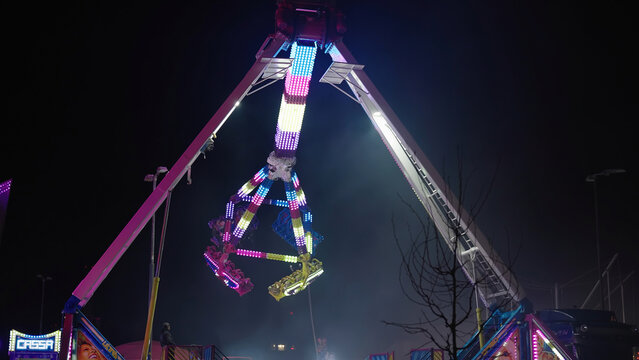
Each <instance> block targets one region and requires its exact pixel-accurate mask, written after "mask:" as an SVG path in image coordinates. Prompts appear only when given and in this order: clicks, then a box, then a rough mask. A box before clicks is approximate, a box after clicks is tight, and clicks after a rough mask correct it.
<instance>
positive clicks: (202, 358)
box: [161, 345, 228, 360]
mask: <svg viewBox="0 0 639 360" xmlns="http://www.w3.org/2000/svg"><path fill="white" fill-rule="evenodd" d="M161 360H228V358H227V357H226V355H224V353H222V351H220V349H218V348H217V347H216V346H215V345H168V346H164V347H162V358H161Z"/></svg>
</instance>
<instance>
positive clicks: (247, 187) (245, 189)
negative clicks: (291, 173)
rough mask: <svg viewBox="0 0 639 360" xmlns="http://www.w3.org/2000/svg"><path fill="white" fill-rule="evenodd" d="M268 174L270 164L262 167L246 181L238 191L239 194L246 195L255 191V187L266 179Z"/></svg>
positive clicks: (240, 195)
mask: <svg viewBox="0 0 639 360" xmlns="http://www.w3.org/2000/svg"><path fill="white" fill-rule="evenodd" d="M267 176H268V166H265V167H263V168H261V169H260V171H258V172H257V173H256V174H255V175H253V178H252V179H251V180H249V181H247V182H246V184H244V185H242V187H241V188H240V189H239V190H238V191H237V196H239V197H240V198H241V197H244V196H247V195H248V194H250V193H251V192H253V190H255V188H256V187H257V186H258V185H259V184H261V183H262V181H264V179H266V177H267Z"/></svg>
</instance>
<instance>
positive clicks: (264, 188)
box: [233, 179, 273, 244]
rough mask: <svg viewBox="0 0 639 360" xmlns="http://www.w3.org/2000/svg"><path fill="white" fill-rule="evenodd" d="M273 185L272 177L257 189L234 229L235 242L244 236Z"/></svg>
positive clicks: (264, 180)
mask: <svg viewBox="0 0 639 360" xmlns="http://www.w3.org/2000/svg"><path fill="white" fill-rule="evenodd" d="M271 185H273V180H271V179H263V181H262V184H260V187H259V188H258V189H257V193H256V194H255V196H253V200H252V201H251V205H249V207H248V209H246V211H244V215H242V218H241V219H240V221H239V222H238V224H237V226H236V227H235V230H233V243H234V244H237V242H238V241H239V240H240V239H241V238H242V236H244V232H245V231H246V229H247V228H248V227H249V225H250V224H251V221H252V220H253V217H254V216H255V213H256V212H257V209H259V207H260V205H262V200H264V198H265V197H266V194H268V191H269V190H270V189H271Z"/></svg>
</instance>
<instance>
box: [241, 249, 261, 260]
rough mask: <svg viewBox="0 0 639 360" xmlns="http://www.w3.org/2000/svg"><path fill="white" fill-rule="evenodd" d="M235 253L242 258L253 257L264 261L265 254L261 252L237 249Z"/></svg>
mask: <svg viewBox="0 0 639 360" xmlns="http://www.w3.org/2000/svg"><path fill="white" fill-rule="evenodd" d="M236 253H237V254H238V255H242V256H248V257H254V258H261V259H264V258H266V253H264V252H261V251H254V250H246V249H237V250H236Z"/></svg>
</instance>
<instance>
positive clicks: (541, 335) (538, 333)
mask: <svg viewBox="0 0 639 360" xmlns="http://www.w3.org/2000/svg"><path fill="white" fill-rule="evenodd" d="M536 335H539V337H541V339H542V340H543V341H544V343H545V344H546V345H548V347H550V350H552V352H553V353H554V354H555V355H556V356H557V357H558V358H559V360H565V359H564V357H563V356H562V355H561V353H560V352H559V351H558V350H557V348H555V347H554V346H553V344H552V343H551V342H550V341H548V338H546V337H545V336H544V334H543V333H542V332H541V330H539V329H537V330H536V331H535V335H533V336H534V337H536ZM535 344H536V342H535ZM535 358H537V356H535Z"/></svg>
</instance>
